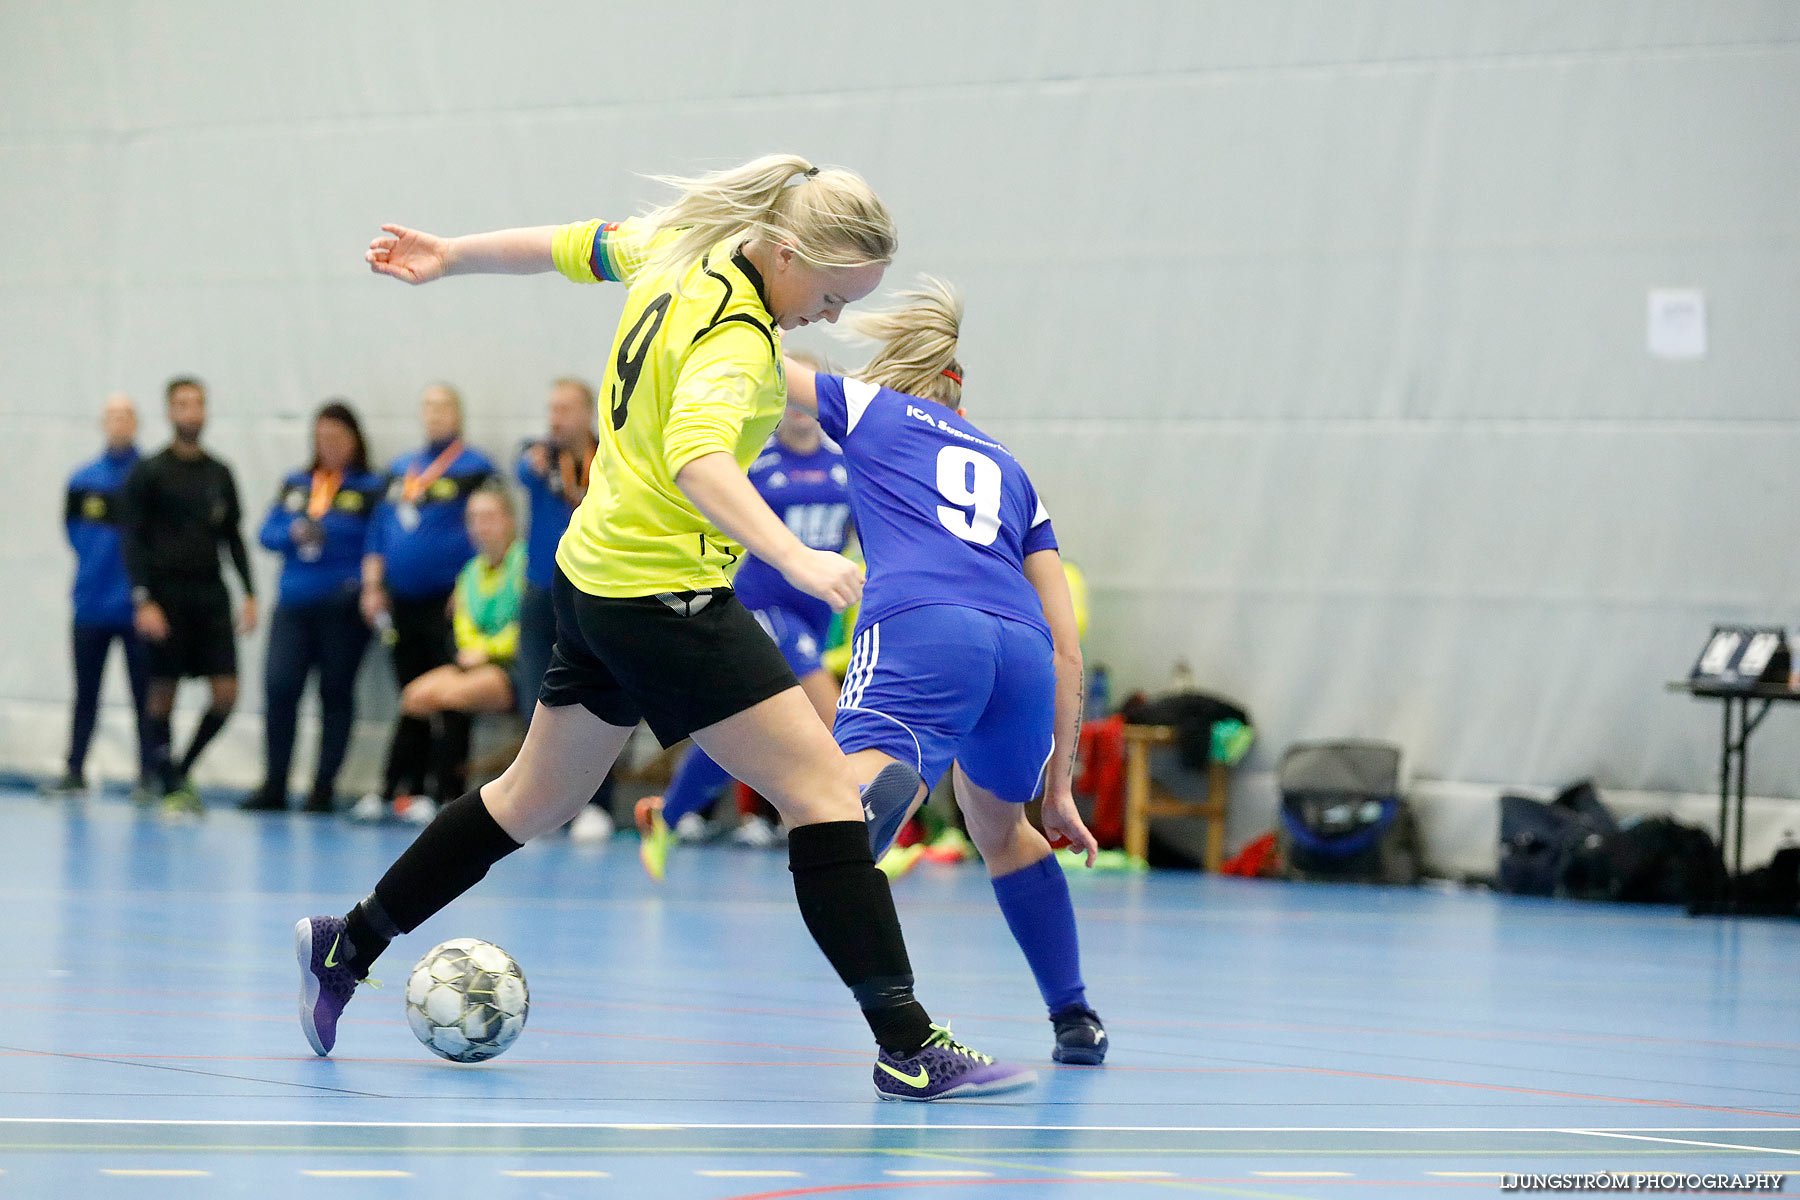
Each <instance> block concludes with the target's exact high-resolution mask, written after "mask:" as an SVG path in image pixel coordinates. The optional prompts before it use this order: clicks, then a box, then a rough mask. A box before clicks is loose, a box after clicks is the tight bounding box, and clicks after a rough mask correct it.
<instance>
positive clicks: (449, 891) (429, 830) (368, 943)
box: [344, 789, 519, 976]
mask: <svg viewBox="0 0 1800 1200" xmlns="http://www.w3.org/2000/svg"><path fill="white" fill-rule="evenodd" d="M518 848H519V843H518V842H515V841H513V840H512V838H511V837H510V836H509V835H508V834H507V832H506V830H504V829H502V828H500V823H499V822H498V821H496V820H494V818H493V815H492V814H490V813H489V812H488V810H487V805H485V804H483V803H482V802H481V792H480V790H479V789H478V790H476V791H473V792H467V793H464V794H463V795H461V796H458V797H457V798H456V799H455V800H453V801H451V802H450V803H449V804H446V805H445V806H444V808H443V810H442V811H441V812H439V813H438V815H437V816H435V817H433V818H432V821H431V824H429V825H427V826H426V827H425V828H424V829H423V830H422V831H421V832H420V834H419V836H418V837H417V838H416V839H414V841H413V844H412V845H410V846H408V847H407V848H406V852H405V853H403V854H402V855H401V856H400V857H399V858H398V859H396V860H395V861H394V865H393V866H391V867H389V868H388V869H387V874H385V875H383V876H382V877H381V882H380V883H377V884H376V885H375V890H374V891H372V892H370V893H369V895H368V897H367V898H366V899H364V900H363V901H362V902H361V903H359V904H358V905H357V906H356V907H355V908H353V909H351V910H350V912H349V913H348V914H347V915H346V916H345V918H344V919H345V921H346V922H348V925H347V927H346V929H345V933H346V934H348V935H349V938H350V957H349V958H348V959H347V960H346V961H347V962H348V963H349V965H350V967H351V968H352V969H353V970H355V971H356V973H357V974H358V975H359V976H360V975H367V974H368V973H369V967H370V965H371V964H373V963H374V961H375V959H376V958H377V957H379V956H380V954H381V952H382V951H383V950H386V949H387V945H388V942H389V941H391V940H392V939H393V938H395V937H398V936H399V935H400V934H403V933H411V932H412V931H413V930H415V929H417V928H418V927H419V926H420V925H422V924H424V923H425V919H426V918H427V917H429V916H431V915H432V914H433V913H435V912H437V911H438V910H439V909H441V908H443V907H444V906H445V905H447V904H449V903H450V902H451V901H452V900H454V899H456V898H457V897H458V896H460V895H462V894H463V893H464V892H466V891H468V890H469V889H470V888H472V887H474V886H475V885H476V884H478V883H480V882H481V880H482V877H483V876H485V875H486V874H487V873H488V868H489V867H491V866H493V865H494V864H495V863H497V862H499V861H500V860H501V859H503V858H505V857H506V856H507V855H509V854H511V853H512V852H513V851H514V850H517V849H518Z"/></svg>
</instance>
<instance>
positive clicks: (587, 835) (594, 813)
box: [569, 804, 614, 845]
mask: <svg viewBox="0 0 1800 1200" xmlns="http://www.w3.org/2000/svg"><path fill="white" fill-rule="evenodd" d="M613 831H614V825H613V819H612V814H611V813H609V812H607V811H606V810H605V809H604V808H601V807H600V806H599V805H598V804H589V805H587V806H585V807H584V808H582V810H581V811H580V812H579V813H577V814H576V816H575V819H574V820H573V821H570V822H569V840H570V841H572V842H580V843H582V844H583V845H592V844H594V843H596V842H610V841H612V835H613Z"/></svg>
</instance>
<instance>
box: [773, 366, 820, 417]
mask: <svg viewBox="0 0 1800 1200" xmlns="http://www.w3.org/2000/svg"><path fill="white" fill-rule="evenodd" d="M781 361H782V362H783V363H784V364H786V366H787V389H788V397H787V400H788V403H789V404H790V405H792V406H793V407H794V408H797V409H799V410H800V411H801V412H803V413H805V414H806V415H807V416H809V417H816V416H818V415H819V385H818V384H817V383H816V382H815V381H814V378H813V377H814V376H815V375H817V374H818V372H816V371H814V370H813V369H812V368H811V367H809V366H807V365H806V364H805V363H803V362H801V361H800V360H799V359H797V358H791V357H789V356H787V355H783V356H782V359H781Z"/></svg>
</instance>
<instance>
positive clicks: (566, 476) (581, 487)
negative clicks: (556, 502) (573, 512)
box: [556, 447, 598, 504]
mask: <svg viewBox="0 0 1800 1200" xmlns="http://www.w3.org/2000/svg"><path fill="white" fill-rule="evenodd" d="M594 449H598V447H595V448H594ZM594 449H590V450H588V451H587V452H586V453H585V454H583V455H582V456H581V468H580V475H579V477H577V474H576V467H575V456H574V455H573V454H570V453H568V452H567V451H564V450H558V451H557V452H556V465H557V469H558V470H560V471H561V472H562V485H563V486H562V494H563V499H564V500H568V501H570V502H572V503H575V504H580V503H581V501H582V498H583V497H584V496H586V495H587V486H588V472H589V471H591V470H592V469H593V466H594Z"/></svg>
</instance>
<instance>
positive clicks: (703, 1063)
mask: <svg viewBox="0 0 1800 1200" xmlns="http://www.w3.org/2000/svg"><path fill="white" fill-rule="evenodd" d="M834 1053H835V1051H834ZM0 1058H80V1059H93V1060H95V1061H99V1062H139V1061H144V1062H152V1061H164V1060H167V1061H173V1062H271V1063H273V1062H312V1061H314V1060H315V1059H316V1058H318V1055H314V1054H103V1053H97V1052H88V1051H74V1050H0ZM331 1061H332V1062H340V1063H352V1062H362V1063H418V1062H429V1061H430V1060H429V1059H420V1058H378V1057H372V1056H367V1055H349V1056H347V1055H340V1054H333V1055H332V1056H331ZM506 1061H507V1062H509V1063H517V1064H520V1065H524V1064H527V1063H530V1064H532V1065H535V1066H549V1067H841V1066H844V1065H846V1064H845V1063H843V1062H842V1061H840V1060H837V1059H822V1060H819V1061H817V1062H807V1061H804V1060H802V1061H796V1060H794V1059H784V1060H782V1061H780V1062H756V1061H753V1060H751V1059H735V1058H727V1059H718V1060H707V1059H690V1058H674V1059H629V1058H515V1057H513V1056H511V1055H508V1056H507V1059H506ZM1037 1069H1038V1070H1042V1071H1108V1072H1111V1073H1112V1074H1115V1075H1118V1074H1125V1073H1140V1072H1141V1073H1159V1072H1173V1073H1178V1074H1195V1075H1281V1074H1294V1073H1297V1072H1300V1071H1305V1070H1307V1068H1305V1067H1125V1066H1118V1065H1116V1064H1115V1065H1113V1066H1110V1067H1083V1066H1076V1065H1074V1064H1071V1063H1043V1064H1041V1065H1040V1066H1038V1067H1037Z"/></svg>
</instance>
